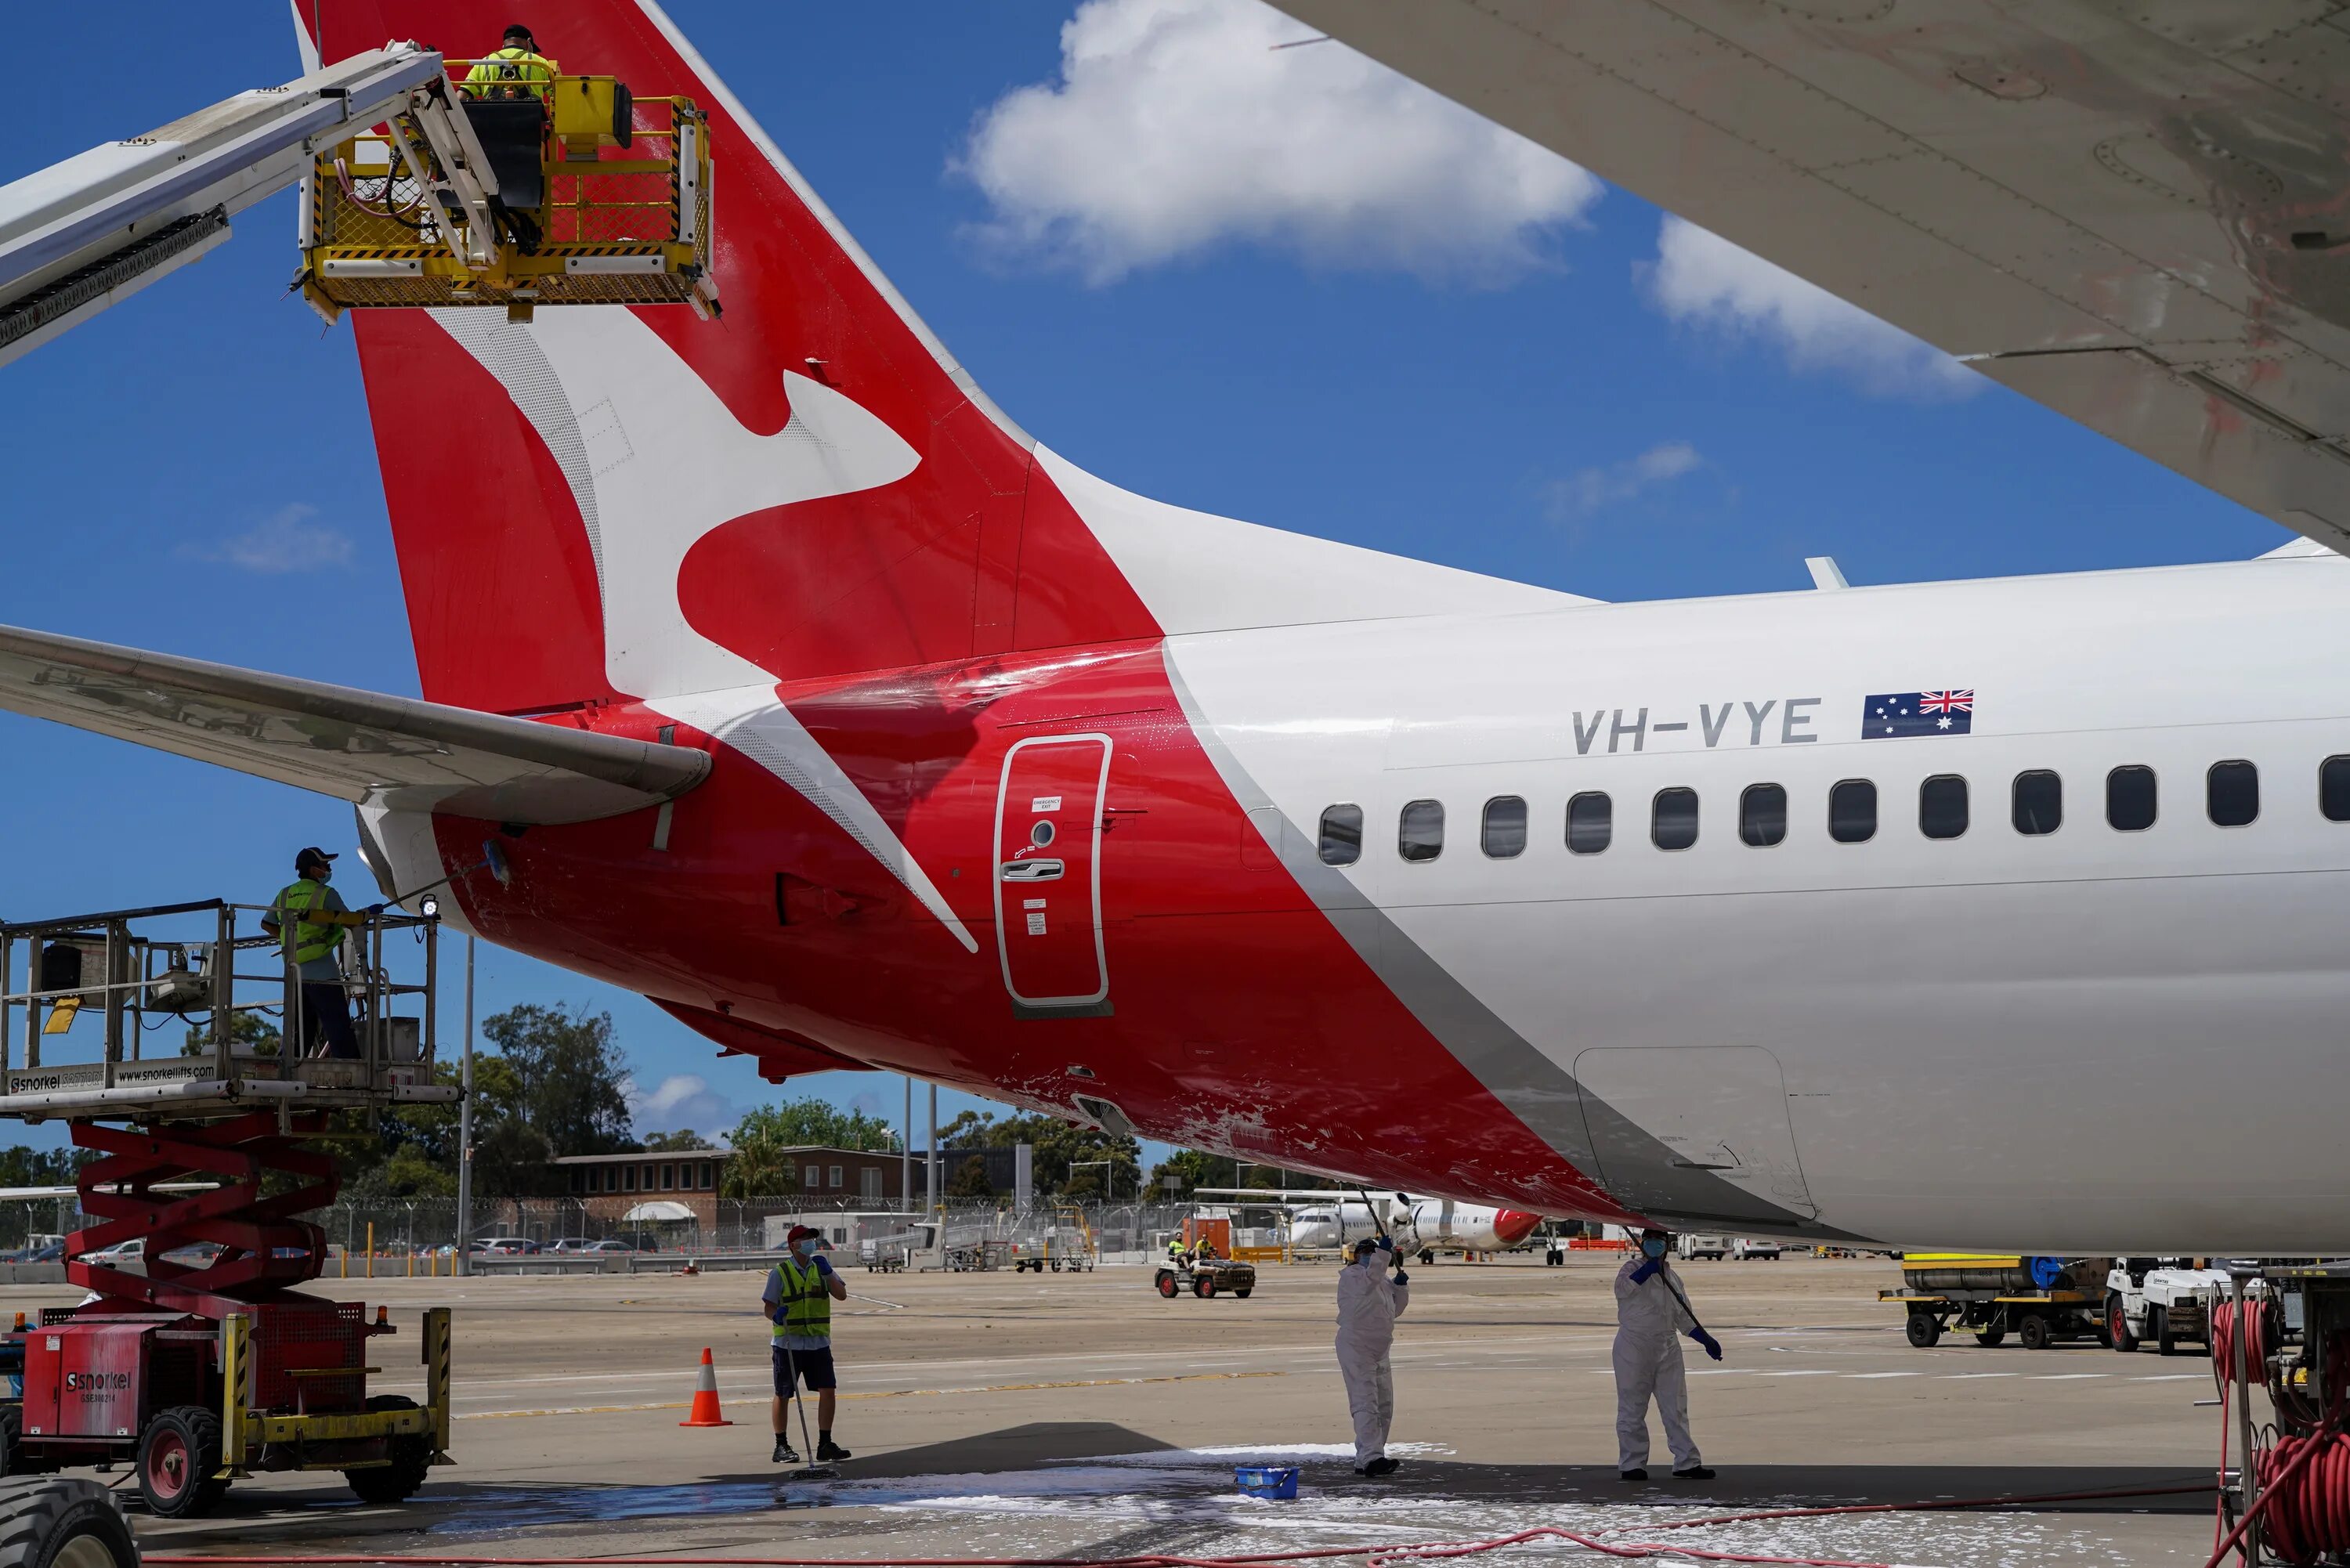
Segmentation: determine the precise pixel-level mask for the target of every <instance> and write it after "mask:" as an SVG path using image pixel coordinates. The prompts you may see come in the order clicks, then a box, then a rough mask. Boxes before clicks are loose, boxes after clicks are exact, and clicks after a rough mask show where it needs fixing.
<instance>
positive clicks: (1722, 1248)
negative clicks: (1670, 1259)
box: [1673, 1236, 1730, 1260]
mask: <svg viewBox="0 0 2350 1568" xmlns="http://www.w3.org/2000/svg"><path fill="white" fill-rule="evenodd" d="M1673 1250H1674V1251H1677V1252H1679V1254H1680V1255H1681V1257H1682V1258H1683V1259H1684V1260H1687V1259H1690V1258H1727V1257H1728V1256H1730V1238H1729V1237H1727V1236H1682V1237H1680V1238H1679V1239H1678V1240H1676V1241H1674V1243H1673Z"/></svg>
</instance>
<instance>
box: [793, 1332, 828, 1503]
mask: <svg viewBox="0 0 2350 1568" xmlns="http://www.w3.org/2000/svg"><path fill="white" fill-rule="evenodd" d="M784 1370H785V1372H787V1373H789V1374H790V1375H791V1379H792V1407H793V1408H794V1409H795V1410H797V1411H798V1412H799V1413H800V1441H801V1442H802V1443H804V1444H806V1450H807V1456H808V1462H807V1463H806V1464H804V1465H802V1466H801V1467H800V1468H799V1469H795V1470H792V1471H790V1472H788V1473H787V1475H786V1477H785V1479H786V1480H839V1479H840V1472H839V1471H838V1470H837V1469H833V1468H832V1467H831V1466H830V1465H827V1464H819V1463H817V1462H816V1441H815V1439H814V1438H810V1437H809V1436H808V1424H807V1400H806V1398H804V1397H801V1394H800V1365H799V1358H798V1357H797V1356H795V1355H793V1354H792V1347H791V1346H790V1345H785V1346H784Z"/></svg>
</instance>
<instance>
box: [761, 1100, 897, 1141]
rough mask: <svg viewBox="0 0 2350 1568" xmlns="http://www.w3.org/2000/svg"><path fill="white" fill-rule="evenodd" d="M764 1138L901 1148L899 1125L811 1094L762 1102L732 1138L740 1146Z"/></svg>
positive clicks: (768, 1139)
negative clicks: (772, 1103) (782, 1100)
mask: <svg viewBox="0 0 2350 1568" xmlns="http://www.w3.org/2000/svg"><path fill="white" fill-rule="evenodd" d="M753 1140H758V1141H764V1142H768V1143H772V1144H773V1145H775V1147H779V1148H791V1147H803V1148H806V1147H816V1148H854V1149H865V1150H870V1151H874V1152H878V1153H882V1154H894V1153H896V1152H897V1149H898V1133H897V1129H896V1128H894V1127H890V1125H889V1123H888V1122H885V1121H883V1120H882V1119H881V1118H880V1117H879V1116H867V1115H866V1114H865V1113H864V1112H863V1111H844V1110H842V1109H841V1108H840V1107H838V1106H835V1105H833V1104H831V1103H830V1102H829V1101H826V1100H820V1099H817V1098H816V1096H813V1095H811V1096H807V1097H806V1099H799V1100H786V1101H785V1102H784V1103H783V1104H781V1105H775V1106H760V1107H758V1108H757V1109H756V1110H754V1111H752V1112H750V1113H748V1114H747V1115H745V1116H743V1119H742V1121H740V1122H739V1123H737V1124H736V1125H735V1127H734V1134H733V1138H732V1139H731V1140H730V1141H732V1142H733V1146H734V1147H736V1148H741V1147H743V1144H744V1143H745V1142H746V1141H753Z"/></svg>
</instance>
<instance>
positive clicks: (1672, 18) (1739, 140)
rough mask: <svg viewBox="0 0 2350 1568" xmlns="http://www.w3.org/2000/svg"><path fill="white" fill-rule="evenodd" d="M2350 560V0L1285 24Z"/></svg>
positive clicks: (1305, 16) (1749, 7) (1504, 8)
mask: <svg viewBox="0 0 2350 1568" xmlns="http://www.w3.org/2000/svg"><path fill="white" fill-rule="evenodd" d="M1277 3H1278V4H1279V5H1281V6H1282V8H1283V9H1284V10H1285V11H1287V12H1289V13H1290V14H1291V15H1293V16H1296V17H1297V18H1298V19H1299V20H1300V21H1302V22H1305V23H1306V24H1308V25H1310V26H1315V27H1318V28H1321V29H1323V30H1324V31H1326V32H1327V33H1328V34H1330V35H1331V36H1334V37H1336V38H1338V39H1340V40H1341V41H1343V42H1345V43H1347V44H1349V45H1351V46H1353V47H1356V48H1357V49H1360V50H1362V51H1363V52H1364V53H1366V54H1367V55H1370V56H1372V57H1375V58H1377V59H1379V60H1382V61H1384V62H1386V63H1387V64H1388V65H1390V66H1392V67H1396V68H1397V69H1399V70H1401V71H1403V72H1405V73H1406V74H1408V75H1409V76H1412V77H1416V78H1419V80H1421V81H1423V82H1426V83H1427V84H1428V85H1430V87H1433V88H1436V89H1437V90H1439V91H1440V92H1442V93H1445V94H1446V95H1448V96H1450V97H1451V98H1453V99H1458V100H1459V101H1460V102H1461V103H1463V104H1465V105H1467V106H1469V107H1470V108H1471V109H1476V110H1478V111H1480V112H1481V113H1483V114H1485V115H1487V116H1489V117H1491V118H1492V119H1495V120H1497V121H1499V122H1500V123H1502V124H1503V125H1505V126H1508V127H1510V128H1512V129H1513V130H1517V131H1519V132H1521V133H1522V134H1523V135H1525V136H1527V137H1530V138H1532V139H1533V140H1535V141H1537V142H1539V143H1541V144H1543V145H1544V146H1546V147H1549V148H1551V149H1553V150H1555V151H1558V152H1561V153H1563V154H1565V156H1567V157H1568V158H1571V159H1573V160H1575V161H1576V162H1578V163H1581V164H1583V165H1584V166H1585V167H1586V168H1588V169H1590V170H1591V171H1593V172H1594V173H1596V174H1598V175H1600V176H1602V177H1604V178H1606V179H1607V180H1611V181H1614V182H1617V183H1619V184H1622V185H1624V186H1626V187H1627V188H1628V189H1630V190H1632V191H1635V192H1638V193H1639V194H1640V195H1642V196H1645V197H1647V198H1648V200H1650V201H1652V202H1657V203H1658V204H1659V205H1661V206H1663V207H1665V208H1667V209H1669V210H1670V211H1671V212H1674V213H1679V214H1680V215H1681V216H1682V217H1685V218H1687V219H1689V220H1690V222H1692V223H1697V224H1699V225H1700V226H1701V227H1703V228H1706V229H1709V230H1711V231H1712V232H1713V233H1715V234H1720V235H1721V237H1723V238H1724V239H1727V240H1730V241H1731V242H1732V243H1734V244H1738V245H1741V246H1742V247H1744V248H1745V249H1747V250H1749V251H1752V252H1753V253H1754V254H1757V255H1760V256H1763V257H1764V258H1766V259H1768V260H1770V261H1773V262H1775V263H1777V264H1778V265H1780V266H1782V267H1784V268H1786V269H1787V270H1789V271H1791V272H1793V273H1794V274H1796V275H1799V276H1801V277H1804V278H1806V279H1809V280H1810V281H1811V282H1813V283H1814V284H1816V285H1818V286H1821V287H1822V288H1825V289H1826V290H1828V291H1829V292H1831V293H1833V294H1835V295H1838V296H1842V297H1843V298H1845V299H1846V300H1849V301H1851V302H1852V303H1854V304H1855V305H1857V306H1861V307H1862V308H1864V309H1866V310H1867V311H1870V312H1872V313H1873V314H1875V315H1877V316H1879V317H1883V318H1884V319H1886V320H1887V321H1890V322H1892V323H1893V324H1895V325H1896V326H1898V327H1903V328H1905V329H1906V330H1908V331H1909V332H1910V333H1913V334H1915V335H1916V336H1917V337H1921V338H1923V339H1925V340H1926V341H1927V342H1929V343H1931V344H1933V345H1935V346H1936V347H1938V348H1942V349H1945V350H1947V351H1948V352H1950V353H1951V354H1954V355H1958V356H1960V357H1961V358H1964V359H1965V360H1966V361H1967V362H1968V363H1969V364H1970V365H1971V366H1972V367H1973V368H1974V369H1977V370H1979V371H1981V373H1982V374H1984V375H1986V376H1989V377H1991V379H1993V380H1996V381H1999V382H2001V383H2002V385H2005V386H2008V387H2012V388H2013V389H2015V390H2017V391H2019V392H2022V393H2023V394H2024V395H2025V396H2027V397H2030V398H2033V399H2034V400H2038V401H2039V402H2042V403H2043V404H2045V405H2047V406H2048V407H2050V408H2052V409H2054V410H2058V411H2059V412H2061V413H2064V414H2066V415H2069V416H2070V417H2072V418H2073V419H2075V420H2077V421H2080V422H2082V423H2083V424H2085V425H2087V426H2089V427H2090V428H2091V429H2093V430H2095V431H2101V432H2103V433H2104V434H2106V435H2107V436H2110V437H2112V438H2113V439H2114V440H2116V441H2120V442H2122V443H2123V444H2125V445H2126V446H2129V447H2132V448H2135V449H2136V450H2137V451H2138V452H2143V453H2144V454H2145V455H2147V456H2148V457H2151V458H2153V459H2155V460H2156V461H2157V462H2162V463H2165V464H2167V465H2168V466H2169V467H2171V468H2173V469H2176V470H2178V472H2181V473H2183V474H2186V475H2187V476H2189V478H2191V479H2194V480H2197V481H2199V483H2203V484H2206V485H2208V486H2210V488H2211V489H2213V490H2216V491H2218V492H2219V493H2221V494H2223V495H2226V496H2230V497H2231V498H2232V499H2234V500H2236V501H2239V502H2241V503H2242V504H2244V505H2246V506H2249V507H2251V508H2252V509H2253V510H2254V511H2257V512H2261V513H2263V514H2267V515H2268V516H2270V517H2272V518H2274V519H2275V520H2276V521H2278V522H2280V523H2282V524H2285V525H2286V526H2287V527H2290V528H2293V529H2294V530H2295V531H2297V532H2299V533H2301V534H2303V535H2307V536H2309V537H2310V538H2313V539H2315V540H2318V541H2320V542H2321V543H2323V544H2325V545H2329V546H2331V547H2333V548H2334V549H2336V550H2342V549H2345V546H2350V441H2345V435H2350V91H2345V89H2344V86H2343V84H2344V83H2345V81H2350V8H2345V5H2344V4H2343V3H2342V0H2236V3H2234V4H2213V3H2210V0H2034V3H2033V4H2030V5H2023V4H2017V3H2016V0H1771V3H1769V4H1763V3H1762V0H1277Z"/></svg>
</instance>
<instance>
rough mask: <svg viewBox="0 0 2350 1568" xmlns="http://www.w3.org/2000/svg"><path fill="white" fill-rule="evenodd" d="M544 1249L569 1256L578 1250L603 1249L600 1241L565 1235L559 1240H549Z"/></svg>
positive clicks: (591, 1250) (592, 1250)
mask: <svg viewBox="0 0 2350 1568" xmlns="http://www.w3.org/2000/svg"><path fill="white" fill-rule="evenodd" d="M545 1250H546V1251H549V1252H561V1253H563V1254H565V1255H566V1256H570V1255H572V1254H574V1253H578V1252H596V1251H603V1250H604V1243H602V1242H601V1241H589V1240H588V1239H587V1237H585V1236H566V1237H564V1238H562V1239H561V1240H560V1241H549V1242H548V1243H547V1244H546V1249H545Z"/></svg>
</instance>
